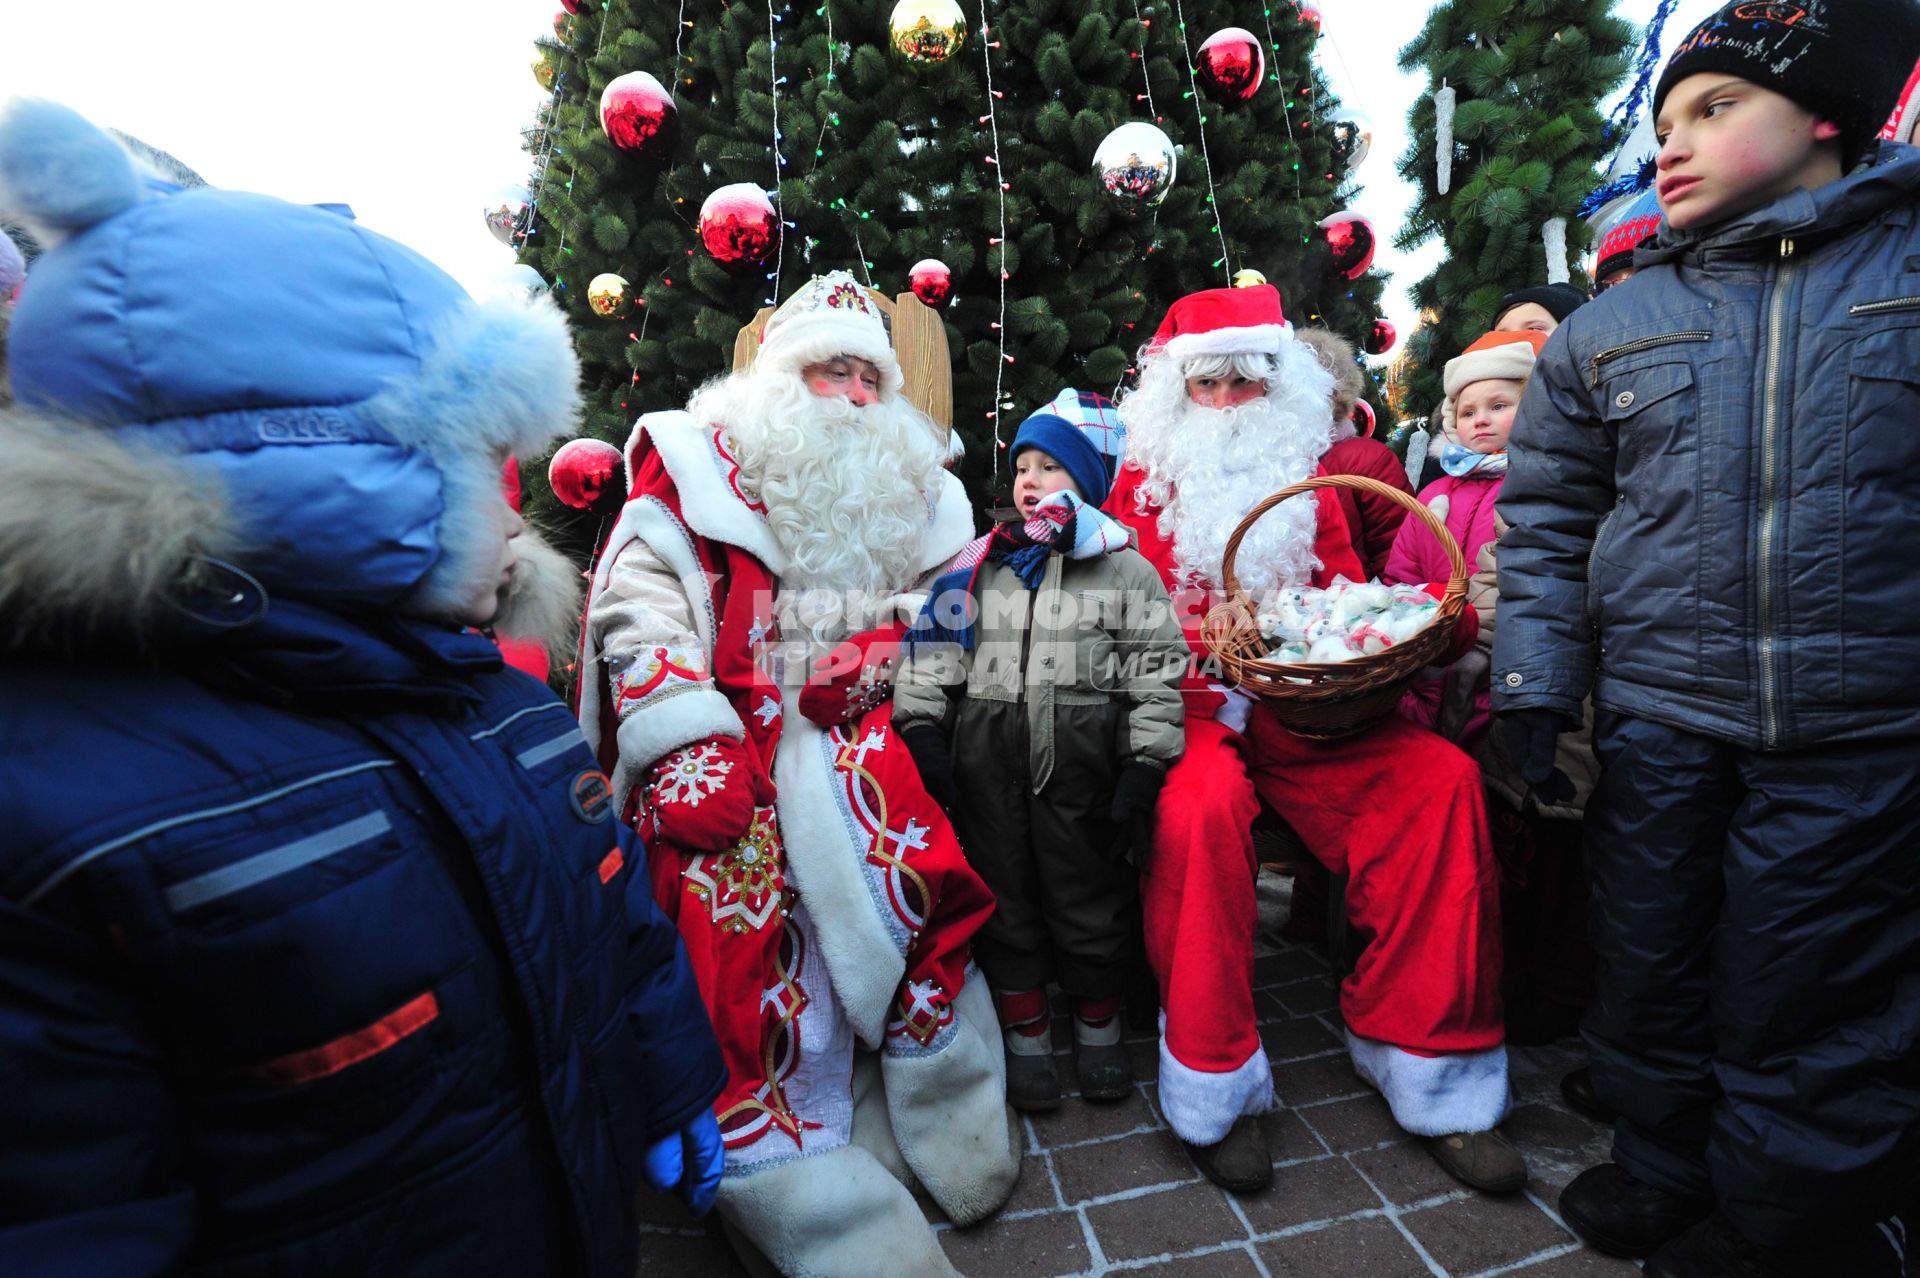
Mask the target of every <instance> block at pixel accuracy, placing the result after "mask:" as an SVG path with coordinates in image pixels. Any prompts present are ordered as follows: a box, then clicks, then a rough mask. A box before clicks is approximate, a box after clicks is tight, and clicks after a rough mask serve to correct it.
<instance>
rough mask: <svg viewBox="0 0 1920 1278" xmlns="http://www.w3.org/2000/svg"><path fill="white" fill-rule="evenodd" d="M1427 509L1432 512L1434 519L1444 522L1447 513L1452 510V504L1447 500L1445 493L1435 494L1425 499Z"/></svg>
mask: <svg viewBox="0 0 1920 1278" xmlns="http://www.w3.org/2000/svg"><path fill="white" fill-rule="evenodd" d="M1427 509H1428V510H1431V511H1432V512H1433V517H1434V518H1435V519H1438V520H1441V521H1442V522H1444V521H1445V520H1446V518H1447V512H1448V511H1450V510H1452V509H1453V502H1451V501H1450V500H1448V498H1447V495H1446V494H1445V493H1435V494H1434V495H1433V496H1432V497H1430V498H1428V499H1427Z"/></svg>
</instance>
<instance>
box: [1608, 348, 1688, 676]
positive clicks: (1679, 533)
mask: <svg viewBox="0 0 1920 1278" xmlns="http://www.w3.org/2000/svg"><path fill="white" fill-rule="evenodd" d="M1695 340H1704V338H1701V337H1700V336H1699V335H1697V334H1695V333H1691V332H1690V333H1682V334H1672V335H1667V336H1665V337H1662V338H1659V339H1651V338H1649V339H1643V340H1642V341H1641V342H1637V343H1631V344H1630V347H1631V352H1630V353H1632V354H1634V355H1636V356H1637V357H1638V358H1636V359H1633V360H1625V361H1624V362H1621V363H1611V364H1608V363H1599V364H1596V365H1595V366H1596V367H1597V368H1600V369H1602V370H1604V371H1605V372H1606V376H1605V378H1604V380H1602V381H1600V382H1599V383H1598V385H1597V388H1596V392H1595V400H1596V407H1597V408H1598V410H1599V413H1600V418H1601V421H1602V422H1603V423H1604V424H1605V426H1606V428H1608V429H1610V430H1612V431H1613V432H1614V450H1615V452H1614V483H1615V488H1616V501H1615V504H1614V507H1613V509H1612V510H1610V511H1608V512H1607V513H1606V514H1605V515H1603V516H1602V517H1601V521H1600V523H1599V525H1598V526H1597V527H1596V529H1595V532H1594V540H1593V546H1592V549H1591V550H1590V552H1589V556H1588V562H1587V615H1588V618H1589V619H1590V620H1591V622H1592V624H1593V626H1594V629H1595V631H1596V633H1597V636H1598V638H1599V640H1600V642H1601V644H1602V646H1603V648H1604V651H1605V658H1604V661H1605V666H1606V669H1607V670H1608V672H1609V673H1611V674H1612V675H1614V676H1616V677H1620V678H1624V679H1627V680H1629V681H1631V682H1632V683H1635V684H1639V685H1643V686H1647V687H1657V688H1676V689H1692V688H1697V687H1699V685H1700V680H1701V670H1702V665H1703V654H1702V651H1701V643H1702V636H1701V628H1700V608H1701V598H1700V592H1701V581H1700V576H1701V574H1700V555H1701V551H1700V518H1699V511H1698V508H1697V502H1698V500H1699V496H1698V493H1699V482H1698V481H1699V474H1698V468H1699V464H1700V463H1699V454H1700V447H1699V433H1698V422H1697V418H1698V415H1699V403H1698V398H1699V397H1698V394H1697V390H1698V388H1697V386H1696V383H1695V377H1694V369H1693V365H1692V364H1690V363H1688V362H1686V361H1684V360H1681V359H1676V358H1673V354H1672V352H1671V351H1670V350H1660V351H1659V352H1658V353H1657V354H1656V355H1655V356H1654V357H1653V358H1654V359H1655V360H1658V361H1659V362H1648V357H1647V356H1646V355H1644V354H1643V353H1642V352H1645V351H1648V350H1654V349H1655V348H1657V347H1661V346H1671V345H1673V344H1677V343H1682V342H1692V341H1695ZM1618 349H1619V350H1621V351H1623V352H1626V351H1628V350H1629V347H1621V348H1618ZM1605 354H1607V352H1602V355H1605ZM1662 357H1664V358H1662ZM1595 359H1596V360H1598V359H1599V357H1598V356H1596V357H1595Z"/></svg>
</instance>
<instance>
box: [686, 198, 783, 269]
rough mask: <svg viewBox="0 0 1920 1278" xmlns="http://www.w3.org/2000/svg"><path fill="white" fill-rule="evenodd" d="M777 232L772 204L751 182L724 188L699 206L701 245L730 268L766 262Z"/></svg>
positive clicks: (771, 251)
mask: <svg viewBox="0 0 1920 1278" xmlns="http://www.w3.org/2000/svg"><path fill="white" fill-rule="evenodd" d="M779 229H780V215H779V214H778V213H775V212H774V211H773V201H771V200H769V199H768V198H767V193H766V192H765V191H763V190H761V189H760V188H759V187H757V186H755V185H754V184H753V183H751V182H734V183H731V184H729V185H727V186H723V187H721V188H720V189H719V190H717V191H715V192H714V193H713V194H712V195H709V196H708V197H707V199H706V202H705V203H704V204H702V205H701V206H700V243H701V244H702V245H704V246H705V247H706V250H707V252H709V253H711V254H713V260H714V261H716V262H718V263H720V265H722V266H725V267H728V268H730V269H735V270H742V269H745V268H746V267H749V266H758V265H759V264H760V263H762V262H764V261H766V260H767V258H768V257H769V256H770V255H771V254H772V253H773V242H774V238H775V236H776V235H777V233H778V232H779Z"/></svg>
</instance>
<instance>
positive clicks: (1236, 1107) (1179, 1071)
mask: <svg viewBox="0 0 1920 1278" xmlns="http://www.w3.org/2000/svg"><path fill="white" fill-rule="evenodd" d="M1273 1106H1274V1099H1273V1066H1272V1064H1271V1063H1270V1062H1269V1061H1268V1060H1267V1053H1266V1051H1265V1049H1263V1048H1260V1047H1256V1048H1254V1049H1253V1055H1251V1056H1249V1057H1247V1059H1246V1060H1244V1061H1242V1062H1241V1063H1240V1064H1239V1065H1238V1066H1237V1067H1235V1068H1233V1069H1230V1070H1227V1071H1225V1072H1219V1071H1215V1070H1202V1069H1194V1068H1193V1067H1192V1066H1191V1065H1183V1064H1181V1063H1180V1058H1179V1057H1177V1056H1175V1055H1174V1054H1173V1049H1172V1048H1170V1047H1168V1046H1167V1016H1166V1013H1164V1012H1162V1013H1161V1014H1160V1112H1161V1113H1163V1114H1165V1115H1166V1116H1167V1126H1169V1127H1171V1128H1173V1134H1174V1135H1176V1136H1178V1137H1179V1138H1180V1139H1181V1140H1184V1141H1185V1142H1187V1144H1189V1145H1217V1144H1219V1143H1220V1142H1221V1141H1223V1140H1225V1139H1226V1138H1227V1131H1228V1129H1230V1128H1231V1127H1232V1126H1233V1124H1234V1120H1235V1119H1238V1118H1242V1117H1244V1116H1245V1115H1248V1114H1264V1113H1267V1112H1268V1111H1269V1110H1271V1109H1272V1108H1273Z"/></svg>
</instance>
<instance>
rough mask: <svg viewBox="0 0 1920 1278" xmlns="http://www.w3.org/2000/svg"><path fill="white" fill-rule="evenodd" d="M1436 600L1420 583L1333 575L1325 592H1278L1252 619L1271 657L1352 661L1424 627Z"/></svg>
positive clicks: (1396, 642)
mask: <svg viewBox="0 0 1920 1278" xmlns="http://www.w3.org/2000/svg"><path fill="white" fill-rule="evenodd" d="M1439 607H1440V601H1439V600H1437V599H1435V598H1434V597H1433V596H1432V595H1430V594H1428V593H1427V591H1426V589H1425V588H1424V587H1421V586H1412V585H1404V584H1402V585H1393V586H1389V585H1387V584H1386V583H1384V582H1379V581H1363V582H1357V581H1348V580H1347V579H1346V578H1345V577H1338V578H1335V579H1334V583H1333V584H1332V585H1331V586H1329V587H1327V588H1326V589H1325V590H1314V589H1298V588H1295V589H1287V590H1281V591H1278V592H1276V593H1275V594H1274V596H1273V597H1272V598H1271V599H1269V600H1268V601H1267V606H1266V607H1265V608H1264V609H1263V610H1262V611H1261V612H1260V613H1259V615H1258V617H1257V621H1258V624H1259V626H1260V634H1261V637H1262V638H1264V639H1265V640H1266V641H1267V642H1268V644H1269V645H1270V648H1269V652H1268V655H1269V656H1270V657H1272V658H1273V659H1275V660H1278V661H1283V662H1289V663H1297V662H1312V663H1316V664H1317V663H1324V662H1337V661H1352V660H1353V659H1354V658H1356V657H1371V656H1373V655H1375V654H1376V653H1381V652H1385V651H1386V650H1387V649H1388V648H1391V647H1393V646H1394V645H1396V644H1401V643H1405V642H1406V641H1407V640H1408V639H1411V638H1412V637H1413V636H1414V635H1416V634H1418V633H1419V632H1420V631H1421V630H1424V629H1425V628H1426V627H1427V626H1428V625H1429V624H1431V623H1432V621H1433V619H1434V614H1435V613H1436V612H1437V611H1438V610H1439Z"/></svg>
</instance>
